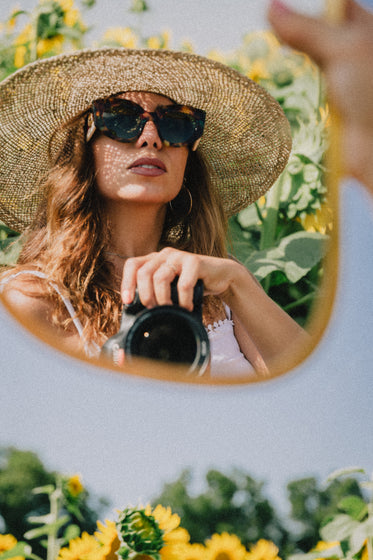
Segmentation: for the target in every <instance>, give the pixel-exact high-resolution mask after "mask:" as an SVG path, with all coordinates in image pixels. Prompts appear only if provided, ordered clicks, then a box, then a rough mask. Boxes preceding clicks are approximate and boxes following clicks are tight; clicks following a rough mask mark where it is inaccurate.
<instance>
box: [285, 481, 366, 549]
mask: <svg viewBox="0 0 373 560" xmlns="http://www.w3.org/2000/svg"><path fill="white" fill-rule="evenodd" d="M287 489H288V496H289V501H290V504H291V518H292V519H293V520H294V521H297V524H298V526H300V531H299V535H298V537H297V541H296V542H297V548H299V549H300V550H304V551H306V550H310V549H311V548H313V547H314V546H315V545H316V544H317V541H318V540H319V538H320V535H319V530H320V527H321V526H322V524H323V522H324V520H325V519H327V518H329V517H330V516H331V515H332V514H333V513H335V512H336V511H337V510H338V506H339V504H340V502H341V500H342V498H343V497H344V496H349V497H353V498H356V499H358V500H360V499H361V498H362V493H361V489H360V487H359V484H358V482H357V481H356V480H355V479H353V478H347V479H345V480H342V481H341V480H331V481H330V483H329V484H328V486H326V487H324V485H321V484H320V483H319V482H318V481H317V479H316V478H314V477H310V478H304V479H300V480H295V481H293V482H290V483H289V484H288V487H287Z"/></svg>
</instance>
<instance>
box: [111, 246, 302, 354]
mask: <svg viewBox="0 0 373 560" xmlns="http://www.w3.org/2000/svg"><path fill="white" fill-rule="evenodd" d="M176 276H179V280H178V284H177V289H178V296H179V304H180V305H181V306H182V307H185V308H186V309H188V310H190V311H191V310H192V309H193V289H194V286H195V284H196V282H197V280H198V279H201V280H202V281H203V283H204V293H205V294H209V295H216V296H219V297H220V298H221V299H222V300H223V301H224V302H225V303H226V304H227V305H228V306H229V307H230V309H231V311H232V317H233V319H234V321H235V322H236V323H237V326H239V328H236V329H235V334H236V338H237V340H238V343H239V344H240V347H241V350H242V351H243V352H244V354H245V356H246V357H247V359H248V360H249V361H251V363H253V361H252V357H253V356H252V351H245V348H249V346H250V347H253V346H254V347H255V348H257V350H258V351H259V353H260V355H261V356H262V358H263V360H264V362H265V363H266V364H271V363H275V362H276V360H278V358H279V356H281V355H286V354H290V355H291V353H292V352H294V350H295V349H297V350H299V345H300V344H303V343H306V344H309V337H308V335H307V334H306V333H305V331H303V329H302V328H301V327H299V325H298V324H297V323H296V322H295V321H293V319H291V318H290V317H289V316H288V315H287V313H285V311H283V310H282V309H281V308H280V307H279V306H278V305H277V304H276V303H274V301H272V300H271V298H270V297H268V296H267V294H266V293H265V291H264V290H263V289H262V287H261V285H260V284H259V283H258V282H257V281H256V280H255V278H254V277H253V276H252V275H251V274H250V273H249V272H248V271H247V270H246V268H245V267H244V266H243V265H241V264H240V263H238V262H237V261H234V260H232V259H223V258H217V257H209V256H205V255H196V254H193V253H187V252H184V251H179V250H176V249H172V248H169V247H168V248H165V249H162V250H161V251H159V252H158V253H150V254H149V255H146V256H143V257H135V258H131V259H128V260H127V261H126V263H125V266H124V271H123V279H122V298H123V302H124V303H127V304H128V303H131V302H132V301H133V299H134V297H135V290H136V286H137V289H138V293H139V297H140V300H141V302H142V303H143V305H145V306H146V307H153V306H155V305H167V304H171V303H172V301H171V287H170V285H171V282H172V281H173V280H174V278H175V277H176ZM249 342H250V344H248V343H249Z"/></svg>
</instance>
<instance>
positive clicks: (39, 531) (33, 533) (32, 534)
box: [24, 515, 70, 539]
mask: <svg viewBox="0 0 373 560" xmlns="http://www.w3.org/2000/svg"><path fill="white" fill-rule="evenodd" d="M68 521H70V517H69V516H68V515H64V516H63V517H60V518H59V519H58V520H57V521H55V523H50V524H48V525H43V526H42V527H37V528H36V529H31V530H30V531H27V532H26V533H25V534H24V537H25V539H37V538H38V537H41V536H42V535H52V534H55V533H56V532H57V530H58V529H60V528H61V527H62V526H63V525H65V523H67V522H68Z"/></svg>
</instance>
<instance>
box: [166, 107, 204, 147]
mask: <svg viewBox="0 0 373 560" xmlns="http://www.w3.org/2000/svg"><path fill="white" fill-rule="evenodd" d="M159 132H160V134H161V136H162V139H163V140H166V141H167V142H169V143H170V144H185V143H188V142H189V141H191V139H192V138H193V136H194V133H195V125H194V119H193V118H191V116H190V115H187V114H186V113H182V112H174V113H169V114H165V115H163V117H162V118H161V119H160V121H159Z"/></svg>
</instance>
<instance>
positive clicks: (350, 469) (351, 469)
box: [326, 467, 365, 483]
mask: <svg viewBox="0 0 373 560" xmlns="http://www.w3.org/2000/svg"><path fill="white" fill-rule="evenodd" d="M355 473H363V474H365V470H364V469H363V468H361V467H346V468H344V469H337V470H335V471H333V472H332V473H331V474H330V475H329V476H328V478H327V479H326V482H327V483H328V482H332V480H335V479H336V478H339V477H340V476H346V475H350V474H355Z"/></svg>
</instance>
